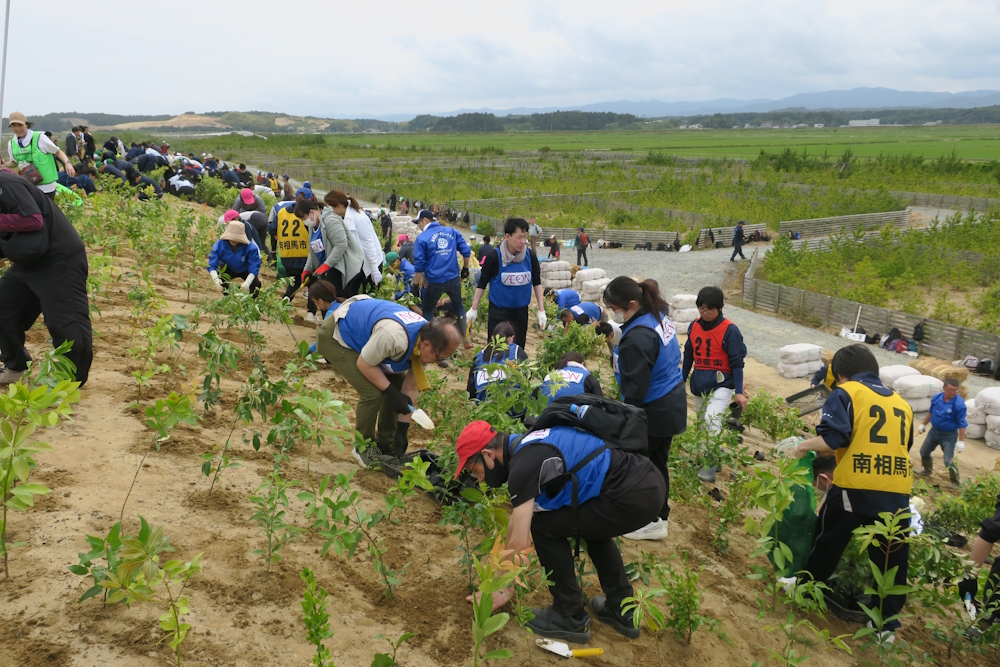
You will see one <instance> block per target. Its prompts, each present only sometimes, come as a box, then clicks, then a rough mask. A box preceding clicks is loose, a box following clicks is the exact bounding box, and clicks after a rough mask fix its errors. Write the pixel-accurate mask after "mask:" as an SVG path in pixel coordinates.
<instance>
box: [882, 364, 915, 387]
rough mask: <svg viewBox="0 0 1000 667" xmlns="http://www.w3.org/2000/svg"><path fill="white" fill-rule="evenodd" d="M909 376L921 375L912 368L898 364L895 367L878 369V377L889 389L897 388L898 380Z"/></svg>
mask: <svg viewBox="0 0 1000 667" xmlns="http://www.w3.org/2000/svg"><path fill="white" fill-rule="evenodd" d="M908 375H920V371H918V370H917V369H916V368H913V367H911V366H906V365H904V364H897V365H895V366H883V367H882V368H880V369H878V376H879V378H880V379H881V380H882V384H884V385H885V386H886V387H888V388H889V389H895V388H896V380H898V379H899V378H902V377H906V376H908Z"/></svg>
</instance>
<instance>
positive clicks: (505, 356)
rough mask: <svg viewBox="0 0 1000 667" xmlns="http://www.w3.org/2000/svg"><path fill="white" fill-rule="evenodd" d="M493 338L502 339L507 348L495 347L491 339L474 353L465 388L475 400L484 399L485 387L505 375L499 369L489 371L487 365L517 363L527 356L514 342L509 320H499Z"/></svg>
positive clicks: (512, 328)
mask: <svg viewBox="0 0 1000 667" xmlns="http://www.w3.org/2000/svg"><path fill="white" fill-rule="evenodd" d="M493 339H500V340H503V341H504V342H505V343H506V344H507V349H506V350H503V349H501V348H495V347H494V345H493V340H491V341H490V344H489V345H487V346H486V347H485V348H484V349H483V350H482V351H481V352H480V353H479V354H477V355H476V359H475V362H474V363H473V365H472V368H470V369H469V381H468V382H467V383H466V385H465V390H466V391H467V392H468V393H469V397H470V398H472V399H474V400H475V401H477V402H479V401H485V400H486V388H487V387H488V386H489V385H491V384H492V383H494V382H496V381H497V380H501V379H503V378H505V377H507V375H506V374H505V373H504V372H503V371H502V370H501V369H498V368H497V369H493V370H492V371H490V369H489V366H491V365H496V364H507V363H517V362H520V361H524V360H526V359H527V358H528V355H527V354H526V353H525V351H524V348H522V347H521V346H520V345H518V344H517V343H515V342H514V327H512V326H511V325H510V322H501V323H500V324H499V325H497V328H496V330H495V331H494V332H493Z"/></svg>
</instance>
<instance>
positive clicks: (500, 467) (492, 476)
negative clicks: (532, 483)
mask: <svg viewBox="0 0 1000 667" xmlns="http://www.w3.org/2000/svg"><path fill="white" fill-rule="evenodd" d="M507 451H508V450H507V443H504V458H505V459H506V457H507ZM509 475H510V471H509V470H508V469H507V465H506V464H504V463H500V459H498V458H496V459H493V469H492V470H491V469H489V468H487V467H486V464H485V463H484V464H483V481H484V482H486V486H488V487H490V488H491V489H499V488H500V487H501V486H503V485H504V484H506V483H507V477H508V476H509Z"/></svg>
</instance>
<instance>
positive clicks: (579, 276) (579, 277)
mask: <svg viewBox="0 0 1000 667" xmlns="http://www.w3.org/2000/svg"><path fill="white" fill-rule="evenodd" d="M605 276H607V273H605V271H604V269H580V270H579V271H577V272H576V276H575V277H574V278H573V287H574V289H576V290H577V291H579V290H580V289H582V288H583V284H584V283H585V282H589V281H591V280H599V279H601V278H604V277H605ZM608 282H611V281H610V280H609V281H608Z"/></svg>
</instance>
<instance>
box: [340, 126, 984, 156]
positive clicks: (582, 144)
mask: <svg viewBox="0 0 1000 667" xmlns="http://www.w3.org/2000/svg"><path fill="white" fill-rule="evenodd" d="M326 141H327V143H330V144H341V143H342V144H351V145H355V146H364V145H371V146H372V147H376V146H393V147H400V148H403V147H409V146H417V147H419V148H424V147H426V148H429V149H435V150H444V151H448V150H453V149H456V148H463V147H464V148H467V149H477V148H481V147H484V146H499V147H502V148H503V149H504V150H511V151H518V150H538V149H539V148H542V147H543V146H548V147H549V148H550V149H552V150H554V151H584V150H608V151H639V152H656V151H662V152H664V153H669V154H674V155H679V156H685V157H687V156H691V157H741V158H752V157H755V156H757V155H758V154H759V153H760V151H761V150H765V151H768V152H778V151H781V150H784V149H785V148H792V149H793V150H796V151H802V150H803V149H806V150H808V151H809V153H810V154H817V155H821V154H823V153H824V152H828V153H829V154H830V155H840V154H841V153H843V152H844V149H846V148H850V149H851V150H852V151H853V152H854V155H856V156H858V157H876V156H878V155H906V154H913V155H923V156H924V157H926V158H936V157H940V156H942V155H951V153H952V151H954V152H955V153H956V155H957V156H958V157H959V158H963V159H967V160H995V159H998V158H1000V126H998V125H940V126H934V127H852V128H846V127H843V128H842V127H836V128H821V129H818V128H801V129H796V130H649V131H638V132H636V131H628V130H624V131H617V132H504V133H480V134H458V133H441V134H376V135H360V136H359V135H353V136H352V135H329V136H327V137H326Z"/></svg>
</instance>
